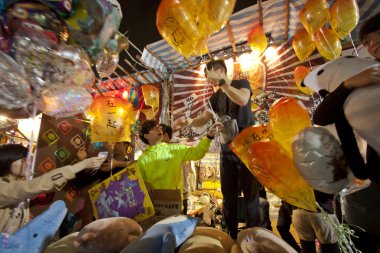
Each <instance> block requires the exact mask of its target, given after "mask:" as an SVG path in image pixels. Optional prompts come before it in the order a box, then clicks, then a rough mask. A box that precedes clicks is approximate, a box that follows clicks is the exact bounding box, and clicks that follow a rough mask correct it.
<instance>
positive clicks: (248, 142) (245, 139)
mask: <svg viewBox="0 0 380 253" xmlns="http://www.w3.org/2000/svg"><path fill="white" fill-rule="evenodd" d="M267 139H269V140H270V139H272V133H271V131H270V130H269V129H268V127H267V126H266V125H257V126H250V127H248V128H246V129H244V130H243V131H242V132H240V133H239V134H238V135H237V136H236V137H235V138H234V139H233V140H232V142H231V144H230V149H231V150H232V151H233V152H234V153H235V154H236V155H237V156H238V157H239V158H240V160H241V161H242V162H243V163H244V164H245V165H246V166H247V167H248V166H249V163H248V151H249V148H250V147H251V146H252V144H253V143H255V142H258V141H262V140H267Z"/></svg>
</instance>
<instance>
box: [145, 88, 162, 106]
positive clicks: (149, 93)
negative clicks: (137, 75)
mask: <svg viewBox="0 0 380 253" xmlns="http://www.w3.org/2000/svg"><path fill="white" fill-rule="evenodd" d="M141 89H142V93H143V97H144V102H145V104H146V105H147V106H151V107H159V106H160V91H159V90H158V89H157V88H156V87H154V86H153V85H149V84H145V85H142V86H141Z"/></svg>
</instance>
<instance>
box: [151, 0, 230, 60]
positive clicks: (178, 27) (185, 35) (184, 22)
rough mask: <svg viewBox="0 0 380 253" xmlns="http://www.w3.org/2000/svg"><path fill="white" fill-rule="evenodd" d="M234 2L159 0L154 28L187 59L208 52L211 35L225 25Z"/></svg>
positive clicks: (220, 0) (225, 0) (219, 0)
mask: <svg viewBox="0 0 380 253" xmlns="http://www.w3.org/2000/svg"><path fill="white" fill-rule="evenodd" d="M235 3H236V0H161V3H160V6H159V7H158V10H157V20H156V25H157V29H158V31H159V33H160V34H161V36H162V37H163V38H164V39H165V40H166V41H167V42H168V43H169V44H170V45H171V46H172V47H173V48H174V49H175V50H177V51H178V52H179V53H180V54H182V55H183V56H184V57H186V58H188V57H190V56H192V55H202V54H205V53H207V51H208V49H207V41H208V39H209V37H210V36H211V34H213V33H215V32H217V31H219V30H220V29H222V27H223V26H224V25H225V24H226V22H227V21H228V19H229V17H230V16H231V15H232V12H233V10H234V7H235Z"/></svg>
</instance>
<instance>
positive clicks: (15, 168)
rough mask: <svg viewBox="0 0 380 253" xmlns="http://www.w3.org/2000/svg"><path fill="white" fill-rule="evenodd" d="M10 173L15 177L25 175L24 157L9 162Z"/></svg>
mask: <svg viewBox="0 0 380 253" xmlns="http://www.w3.org/2000/svg"><path fill="white" fill-rule="evenodd" d="M11 175H13V176H16V177H25V175H26V158H22V159H18V160H16V161H14V162H13V163H12V164H11Z"/></svg>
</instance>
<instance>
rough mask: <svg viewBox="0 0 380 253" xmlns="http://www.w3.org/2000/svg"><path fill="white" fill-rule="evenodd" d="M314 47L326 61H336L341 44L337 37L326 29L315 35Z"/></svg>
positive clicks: (340, 50)
mask: <svg viewBox="0 0 380 253" xmlns="http://www.w3.org/2000/svg"><path fill="white" fill-rule="evenodd" d="M315 45H316V46H317V49H318V52H319V53H320V54H321V55H322V56H323V57H325V58H326V59H328V60H333V59H337V58H339V57H340V54H341V53H342V44H341V43H340V40H339V38H338V36H336V35H335V33H334V32H333V31H331V30H330V29H329V28H327V27H323V29H321V30H320V31H319V32H318V33H316V34H315Z"/></svg>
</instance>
